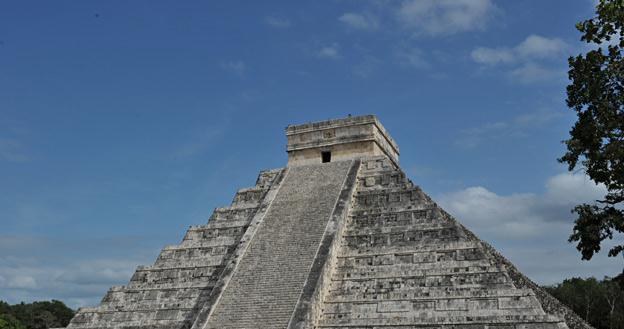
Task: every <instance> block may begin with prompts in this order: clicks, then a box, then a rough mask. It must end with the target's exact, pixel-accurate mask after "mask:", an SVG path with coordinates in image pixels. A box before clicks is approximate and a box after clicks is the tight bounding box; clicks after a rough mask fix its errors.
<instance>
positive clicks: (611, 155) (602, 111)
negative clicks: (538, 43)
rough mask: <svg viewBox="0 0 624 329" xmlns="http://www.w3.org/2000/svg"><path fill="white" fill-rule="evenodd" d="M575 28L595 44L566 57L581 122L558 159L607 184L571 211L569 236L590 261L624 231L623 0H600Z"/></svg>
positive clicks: (572, 103)
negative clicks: (589, 201) (602, 191)
mask: <svg viewBox="0 0 624 329" xmlns="http://www.w3.org/2000/svg"><path fill="white" fill-rule="evenodd" d="M576 28H577V29H578V30H579V31H580V32H581V33H582V36H581V40H582V41H585V42H587V43H590V44H595V45H596V49H593V50H590V51H588V52H587V53H586V54H584V55H578V56H576V57H570V58H569V59H568V62H569V66H570V70H569V72H568V75H569V78H570V80H571V83H570V85H568V87H567V94H568V97H567V100H566V101H567V104H568V107H570V108H571V109H572V110H574V111H575V112H576V114H577V121H576V123H575V124H574V126H573V127H572V129H571V130H570V138H569V139H568V140H566V141H565V144H566V146H567V152H566V153H565V154H564V155H563V157H561V158H560V159H559V161H560V162H563V163H566V164H567V165H568V169H569V170H570V171H572V170H575V168H577V167H580V168H582V169H583V170H584V171H585V172H586V173H587V175H588V176H589V177H590V178H591V179H592V180H593V181H594V182H595V183H600V184H604V185H605V186H606V188H607V194H606V195H605V196H604V197H603V198H602V200H596V203H594V204H581V205H577V206H576V207H575V208H574V210H573V212H575V213H576V214H577V219H576V221H575V225H574V229H573V232H572V234H571V235H570V239H569V241H570V242H577V245H576V248H577V249H578V250H579V251H580V252H581V254H582V258H583V259H586V260H589V259H591V258H592V256H593V255H594V254H595V253H597V252H599V251H600V245H601V243H602V242H603V241H604V240H605V239H613V237H614V234H616V235H617V234H622V233H624V210H622V209H624V208H623V206H624V62H623V60H622V50H623V49H624V0H600V2H599V3H598V5H597V6H596V17H594V18H591V19H589V20H586V21H583V22H580V23H578V24H577V25H576ZM623 250H624V245H616V246H614V247H612V248H611V249H610V250H609V256H611V257H615V256H617V255H618V254H620V253H621V252H622V251H623ZM623 255H624V253H623Z"/></svg>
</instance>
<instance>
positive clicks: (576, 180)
mask: <svg viewBox="0 0 624 329" xmlns="http://www.w3.org/2000/svg"><path fill="white" fill-rule="evenodd" d="M545 185H546V191H545V193H544V194H541V195H538V194H534V193H525V194H518V193H517V194H510V195H498V194H496V193H494V192H492V191H490V190H488V189H487V188H485V187H482V186H475V187H468V188H465V189H463V190H460V191H456V192H452V193H448V194H445V195H443V196H442V197H441V198H440V204H442V206H443V207H444V208H445V209H446V210H447V211H449V212H450V213H452V214H454V215H456V216H457V218H458V219H459V220H460V221H461V222H462V223H464V224H466V225H467V226H468V227H470V228H473V229H474V230H476V231H479V232H481V233H484V234H487V235H488V236H490V237H492V238H493V239H494V240H497V241H502V240H504V239H526V238H540V237H543V236H546V235H548V234H549V233H550V232H551V231H552V230H559V229H563V230H565V231H566V232H569V231H570V229H571V223H572V218H573V215H572V214H570V210H571V209H572V208H573V207H574V205H576V204H578V203H581V202H593V201H594V200H596V199H597V198H600V197H601V196H602V195H604V193H605V192H606V188H605V187H604V186H603V185H596V184H594V183H593V182H591V181H590V180H589V178H587V177H586V176H585V175H584V174H570V173H562V174H559V175H556V176H553V177H551V178H549V179H548V181H547V182H546V184H545Z"/></svg>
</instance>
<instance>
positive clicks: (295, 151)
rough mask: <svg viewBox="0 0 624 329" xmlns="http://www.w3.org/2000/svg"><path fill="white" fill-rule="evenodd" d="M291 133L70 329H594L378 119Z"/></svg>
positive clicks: (344, 121)
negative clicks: (432, 182)
mask: <svg viewBox="0 0 624 329" xmlns="http://www.w3.org/2000/svg"><path fill="white" fill-rule="evenodd" d="M286 136H287V140H288V145H287V152H288V164H287V166H286V167H285V168H281V169H274V170H266V171H262V172H260V174H259V176H258V179H257V181H256V184H255V186H253V187H250V188H245V189H241V190H239V191H238V192H237V193H236V196H235V197H234V200H233V202H232V204H231V205H230V206H229V207H225V208H216V209H215V210H214V212H213V214H212V216H211V217H210V219H209V220H208V223H207V224H205V225H199V226H191V227H190V228H189V230H188V231H187V232H186V235H185V236H184V239H183V240H182V242H181V243H180V244H178V245H173V246H167V247H165V248H164V249H163V250H162V251H161V253H160V255H159V256H158V259H157V260H156V262H155V263H154V264H153V265H151V266H139V267H138V268H137V269H136V272H135V273H134V275H133V276H132V278H131V279H130V282H129V283H128V284H127V285H125V286H116V287H112V288H111V289H110V290H109V291H108V292H107V293H106V295H105V296H104V298H103V299H102V301H101V303H100V305H99V306H97V307H91V308H81V309H80V310H79V311H78V313H77V314H76V316H75V317H74V318H73V319H72V320H71V322H70V324H69V326H68V327H67V328H76V329H78V328H85V329H86V328H90V329H93V328H102V329H104V328H124V329H131V328H132V329H148V328H149V329H165V328H167V329H181V328H185V329H188V328H192V329H217V328H219V329H242V328H249V329H252V328H253V329H286V328H289V329H290V328H292V329H295V328H296V329H303V328H306V329H307V328H309V329H312V328H316V329H322V328H323V329H339V328H340V329H415V328H428V329H442V328H456V329H486V328H487V329H492V328H496V329H555V328H559V329H563V328H570V329H581V328H591V326H589V325H588V324H587V323H585V322H584V321H583V320H582V319H581V318H579V317H578V316H577V315H576V314H574V313H573V312H572V311H571V310H570V309H568V308H567V307H565V306H564V305H562V304H561V303H559V302H558V301H557V300H556V299H555V298H553V297H552V296H550V295H549V294H548V293H546V292H545V291H544V290H543V289H541V288H540V287H539V286H538V285H536V284H535V283H534V282H532V281H531V280H530V279H528V278H527V277H526V276H524V275H523V274H522V273H520V272H519V271H518V269H516V267H514V265H513V264H511V263H510V262H509V261H508V260H507V259H505V258H504V257H503V256H502V255H501V254H500V253H498V252H497V251H496V250H495V249H494V248H492V247H491V246H490V245H489V244H487V243H485V242H483V241H481V240H480V239H479V238H478V237H476V236H475V235H474V234H473V233H472V232H470V231H469V230H467V229H466V228H465V227H464V226H462V225H461V224H460V223H459V222H458V221H457V220H455V219H454V218H453V217H451V216H450V215H449V214H448V213H446V212H445V211H444V210H443V209H441V208H440V207H439V206H438V205H437V204H436V203H435V202H434V201H433V200H432V199H431V198H430V197H429V196H427V195H426V194H425V193H424V192H423V191H422V190H421V189H420V188H419V187H418V186H415V185H414V184H413V183H412V182H411V181H410V180H409V179H407V178H406V175H405V173H404V172H403V171H402V170H401V168H400V167H399V148H398V146H397V144H396V143H395V141H394V140H393V139H392V138H391V137H390V135H389V134H388V132H387V131H386V130H385V129H384V127H383V126H382V125H381V123H380V122H379V120H378V119H377V118H376V117H375V116H372V115H367V116H357V117H351V116H350V117H348V118H343V119H337V120H329V121H322V122H315V123H307V124H301V125H291V126H288V127H287V128H286Z"/></svg>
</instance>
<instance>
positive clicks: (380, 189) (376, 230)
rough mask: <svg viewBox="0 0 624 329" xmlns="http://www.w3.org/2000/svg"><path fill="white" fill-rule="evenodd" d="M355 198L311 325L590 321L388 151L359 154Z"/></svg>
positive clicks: (537, 325)
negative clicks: (453, 212) (417, 181)
mask: <svg viewBox="0 0 624 329" xmlns="http://www.w3.org/2000/svg"><path fill="white" fill-rule="evenodd" d="M354 201H355V202H354V207H353V209H352V212H351V214H350V216H349V219H348V222H347V224H346V229H345V231H344V233H343V236H342V239H341V248H340V251H339V255H338V264H337V267H336V269H335V270H334V271H333V274H332V281H331V284H330V287H329V288H328V290H329V292H328V293H327V294H326V297H325V299H324V302H323V305H322V307H321V309H322V311H321V314H320V316H319V317H318V319H317V321H316V323H315V327H316V328H357V329H365V328H366V329H382V328H388V329H390V328H392V329H396V328H403V329H407V328H442V327H444V328H470V329H477V328H484V329H485V328H491V327H492V326H496V328H505V329H527V328H530V329H550V328H553V329H554V328H568V327H569V328H575V329H576V328H578V329H580V328H591V327H590V326H588V325H587V324H586V323H584V322H583V321H582V320H581V319H580V318H578V316H576V315H575V314H573V313H572V312H571V311H570V310H569V309H567V308H566V307H564V306H563V305H561V304H560V303H559V302H557V301H556V300H555V299H554V298H552V297H550V296H548V294H547V293H545V292H544V291H543V290H542V289H540V288H539V287H538V286H537V285H535V284H534V283H532V282H530V280H528V279H527V278H526V277H524V276H522V275H521V274H519V272H518V271H517V269H515V267H514V266H513V265H512V264H511V263H509V262H508V261H507V260H505V259H504V258H502V256H500V255H499V254H498V253H496V252H495V251H494V250H493V249H492V248H491V247H490V246H489V245H487V244H485V243H483V242H481V241H480V240H479V239H478V238H477V237H476V236H474V235H473V234H472V233H471V232H469V231H468V230H467V229H465V228H464V227H463V226H461V225H460V224H459V223H458V222H457V221H455V220H454V219H453V218H451V216H450V215H448V214H447V213H446V212H444V211H443V210H442V209H440V208H439V207H438V206H437V205H436V204H435V203H434V202H433V201H432V200H431V199H430V198H429V197H428V196H427V195H426V194H424V193H423V192H422V191H421V190H420V189H419V188H418V187H416V186H414V185H413V184H412V183H411V182H410V181H409V180H408V179H406V178H405V175H404V174H403V172H402V171H401V170H400V169H398V168H396V167H395V166H394V165H393V164H392V162H391V161H389V160H388V159H386V158H383V157H379V158H369V159H365V160H363V163H362V167H361V169H360V175H359V176H358V186H357V188H356V194H355V200H354ZM543 305H545V306H543Z"/></svg>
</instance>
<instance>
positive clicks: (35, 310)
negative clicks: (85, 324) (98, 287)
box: [0, 300, 74, 329]
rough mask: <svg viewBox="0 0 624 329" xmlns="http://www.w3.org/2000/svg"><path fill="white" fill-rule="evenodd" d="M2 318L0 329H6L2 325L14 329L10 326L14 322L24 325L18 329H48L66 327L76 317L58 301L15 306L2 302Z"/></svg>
mask: <svg viewBox="0 0 624 329" xmlns="http://www.w3.org/2000/svg"><path fill="white" fill-rule="evenodd" d="M0 316H2V317H4V318H2V317H0V329H4V327H2V325H5V326H8V327H7V328H13V327H11V326H10V325H13V322H11V321H13V320H15V321H17V322H16V323H18V324H20V325H23V326H22V327H16V328H24V329H47V328H60V327H66V326H67V324H69V321H70V320H71V318H72V317H73V316H74V311H73V310H72V309H70V308H69V307H67V306H65V304H63V302H61V301H58V300H52V301H49V302H48V301H44V302H33V303H29V304H26V303H19V304H15V305H9V304H7V303H5V302H2V301H0ZM2 321H5V322H6V324H4V323H3V322H2Z"/></svg>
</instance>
